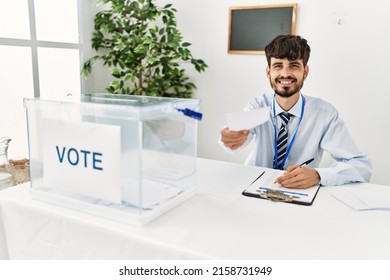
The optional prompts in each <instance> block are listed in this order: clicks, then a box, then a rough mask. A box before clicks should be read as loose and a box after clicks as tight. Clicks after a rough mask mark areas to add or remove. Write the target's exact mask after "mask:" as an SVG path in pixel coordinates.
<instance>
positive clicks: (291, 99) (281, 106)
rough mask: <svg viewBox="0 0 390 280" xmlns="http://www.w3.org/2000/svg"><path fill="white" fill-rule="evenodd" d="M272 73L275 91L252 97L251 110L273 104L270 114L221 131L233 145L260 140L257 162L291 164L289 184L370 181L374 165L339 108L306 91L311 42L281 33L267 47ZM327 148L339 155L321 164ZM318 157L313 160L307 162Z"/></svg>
mask: <svg viewBox="0 0 390 280" xmlns="http://www.w3.org/2000/svg"><path fill="white" fill-rule="evenodd" d="M265 54H266V58H267V63H268V66H267V69H266V74H267V77H268V79H269V81H270V84H271V87H272V89H273V90H274V92H275V93H274V94H263V95H261V96H258V97H256V98H253V99H252V100H250V101H249V103H248V105H247V108H246V109H248V110H255V109H259V108H263V107H268V108H269V109H270V114H271V116H270V120H269V121H268V122H266V123H264V124H261V125H259V126H257V127H255V128H253V129H251V130H242V131H231V130H229V128H228V127H226V128H224V129H223V130H222V131H221V137H220V142H222V143H223V145H224V146H225V147H226V148H228V149H229V150H236V149H238V148H241V147H244V146H246V145H247V144H248V143H249V142H251V141H252V140H253V139H255V141H256V150H255V154H254V156H255V158H254V161H255V162H254V164H255V165H258V166H263V167H270V168H276V169H285V170H286V172H285V174H284V175H283V176H281V177H279V178H278V179H277V180H276V182H277V183H279V184H281V185H282V186H284V187H287V188H301V189H304V188H309V187H311V186H314V185H317V184H322V185H341V184H346V183H352V182H367V181H369V179H370V177H371V173H372V166H371V162H370V160H369V159H368V158H367V156H366V155H365V154H363V153H361V152H360V151H359V149H358V148H357V146H356V145H355V143H354V141H353V139H352V137H351V135H350V134H349V132H348V130H347V128H346V126H345V124H344V122H343V121H342V120H341V119H340V117H339V115H338V112H337V110H336V109H335V108H334V107H333V106H332V105H331V104H329V103H327V102H325V101H324V100H322V99H319V98H314V97H310V96H306V95H305V96H304V95H303V94H302V93H301V91H300V90H301V88H302V87H303V83H304V80H305V79H306V78H307V76H308V73H309V67H308V65H307V62H308V60H309V57H310V47H309V45H308V44H307V41H306V40H305V39H303V38H302V37H300V36H294V35H279V36H277V37H276V38H275V39H274V40H273V41H272V42H271V43H269V44H268V45H267V46H266V47H265ZM323 151H327V152H329V153H330V154H331V156H332V157H333V158H334V159H335V160H336V163H334V164H333V165H331V166H330V167H328V168H318V165H319V163H320V161H321V158H322V154H323ZM310 159H313V160H312V161H311V162H310V163H309V164H308V165H307V166H304V165H302V163H305V162H306V161H308V160H310Z"/></svg>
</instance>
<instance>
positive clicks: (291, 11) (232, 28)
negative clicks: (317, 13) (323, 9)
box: [228, 3, 297, 54]
mask: <svg viewBox="0 0 390 280" xmlns="http://www.w3.org/2000/svg"><path fill="white" fill-rule="evenodd" d="M296 10H297V4H296V3H292V4H285V5H262V6H250V7H230V9H229V13H230V15H229V46H228V52H229V53H238V54H240V53H243V54H245V53H247V54H263V53H264V48H265V46H266V45H267V44H268V43H269V42H270V41H271V40H272V39H273V38H275V36H277V35H279V34H295V26H296Z"/></svg>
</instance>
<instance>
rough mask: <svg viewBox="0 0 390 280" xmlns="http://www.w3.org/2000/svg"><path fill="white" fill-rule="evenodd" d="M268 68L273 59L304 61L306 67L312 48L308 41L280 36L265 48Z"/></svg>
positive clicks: (294, 36) (298, 37)
mask: <svg viewBox="0 0 390 280" xmlns="http://www.w3.org/2000/svg"><path fill="white" fill-rule="evenodd" d="M265 55H266V57H267V62H268V66H270V64H271V57H275V58H279V59H283V58H287V59H288V60H295V59H302V60H303V66H306V64H307V62H308V61H309V57H310V47H309V45H308V44H307V41H306V40H305V39H304V38H302V37H300V36H297V35H278V36H276V37H275V39H273V40H272V41H271V43H269V44H268V45H267V46H266V47H265Z"/></svg>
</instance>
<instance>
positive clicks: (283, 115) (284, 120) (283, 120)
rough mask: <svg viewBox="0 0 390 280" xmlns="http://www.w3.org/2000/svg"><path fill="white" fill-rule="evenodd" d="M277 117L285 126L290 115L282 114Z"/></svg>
mask: <svg viewBox="0 0 390 280" xmlns="http://www.w3.org/2000/svg"><path fill="white" fill-rule="evenodd" d="M279 117H280V118H281V119H282V122H283V124H284V125H287V123H288V121H289V120H290V117H291V114H290V113H286V112H282V113H280V114H279Z"/></svg>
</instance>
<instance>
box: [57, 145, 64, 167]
mask: <svg viewBox="0 0 390 280" xmlns="http://www.w3.org/2000/svg"><path fill="white" fill-rule="evenodd" d="M56 150H57V156H58V159H59V160H60V163H62V161H63V160H64V155H65V147H64V148H62V154H61V155H60V150H59V148H58V146H56Z"/></svg>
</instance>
